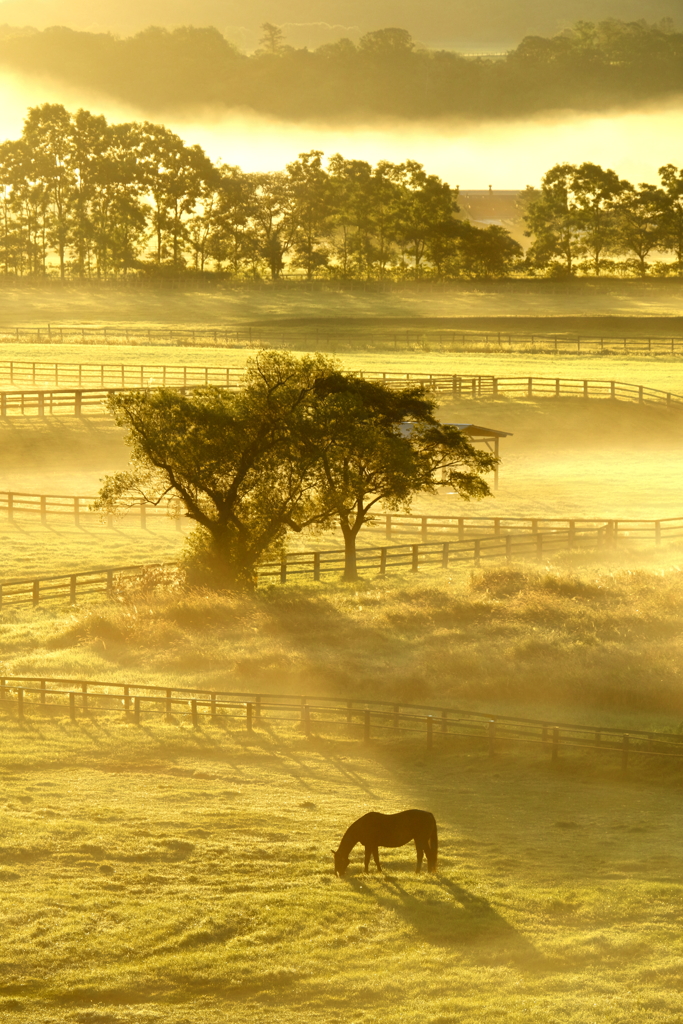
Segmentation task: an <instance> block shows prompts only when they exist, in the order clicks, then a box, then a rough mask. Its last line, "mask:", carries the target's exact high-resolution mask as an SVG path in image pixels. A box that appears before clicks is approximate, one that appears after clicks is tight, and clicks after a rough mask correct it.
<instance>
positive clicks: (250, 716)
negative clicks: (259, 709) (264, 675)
mask: <svg viewBox="0 0 683 1024" xmlns="http://www.w3.org/2000/svg"><path fill="white" fill-rule="evenodd" d="M253 731H254V708H253V706H252V703H251V701H250V700H248V701H247V732H253Z"/></svg>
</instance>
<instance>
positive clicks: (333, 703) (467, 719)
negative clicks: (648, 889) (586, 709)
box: [0, 676, 683, 770]
mask: <svg viewBox="0 0 683 1024" xmlns="http://www.w3.org/2000/svg"><path fill="white" fill-rule="evenodd" d="M0 706H1V707H2V709H3V710H4V711H5V712H6V713H8V714H10V715H12V716H14V718H15V719H16V720H17V721H18V722H19V723H24V722H25V721H26V720H27V719H30V718H31V717H32V716H40V715H49V716H67V715H68V716H69V718H70V719H71V721H72V722H78V721H79V720H83V719H87V718H90V717H91V716H97V715H102V714H114V715H116V716H118V717H119V718H121V717H123V718H124V720H127V721H130V722H132V723H134V724H135V725H140V724H141V723H142V722H143V720H146V721H149V720H150V718H151V716H158V717H163V718H164V719H165V720H166V721H167V722H177V721H178V720H182V719H183V718H190V719H191V722H192V725H193V727H194V728H197V729H198V728H201V727H202V725H206V724H209V723H213V724H222V725H226V726H229V727H232V728H237V729H240V728H243V729H245V730H246V732H248V733H253V732H254V730H255V729H258V728H263V729H265V730H268V731H269V732H271V733H272V732H273V731H277V729H278V727H279V728H280V730H282V729H283V727H284V729H288V728H289V729H291V728H292V726H294V727H295V728H297V729H298V730H299V731H300V732H303V733H304V734H305V735H306V736H307V737H312V736H314V735H320V734H327V735H330V734H332V735H339V734H341V735H344V736H350V737H351V738H354V739H359V740H361V739H362V741H363V742H365V743H369V742H371V741H372V740H378V739H387V738H388V739H392V738H397V737H399V736H401V735H408V736H411V737H412V738H415V737H417V736H421V737H423V738H424V741H425V743H426V746H427V748H428V749H431V748H432V747H433V746H434V745H435V744H436V743H437V742H440V743H444V742H448V741H449V740H451V741H456V742H457V743H460V744H462V743H464V744H466V745H467V747H468V748H474V749H480V750H482V751H483V752H485V753H488V755H489V756H491V757H493V756H495V755H496V754H499V753H501V752H502V751H503V750H505V749H506V748H508V747H510V746H512V745H513V744H514V745H516V744H524V745H530V746H532V747H536V748H537V749H541V750H544V751H546V752H547V753H549V755H550V758H551V760H552V761H553V762H556V761H558V760H559V756H560V752H561V751H571V750H579V751H584V752H586V751H589V750H591V751H593V752H595V753H596V754H608V755H612V756H615V755H616V756H617V757H618V758H619V760H620V763H621V768H622V769H623V770H625V769H626V768H627V767H628V764H629V760H630V759H631V758H632V757H634V756H636V755H638V756H644V757H647V758H662V757H667V758H674V759H676V761H677V762H680V761H683V735H679V734H675V733H660V732H645V731H643V730H638V729H631V730H629V731H628V732H624V730H623V729H617V728H614V727H609V726H603V725H576V724H573V723H567V722H561V721H552V720H546V721H541V720H539V719H532V718H521V717H515V716H512V715H498V714H495V713H494V714H490V713H487V712H479V711H471V710H466V709H463V708H453V707H444V706H442V705H440V706H432V705H424V704H406V703H395V702H390V701H376V700H365V699H363V700H340V699H339V698H337V697H317V696H309V695H303V696H298V695H297V696H294V695H291V694H272V693H253V692H247V691H238V692H235V691H218V690H207V689H198V688H190V687H182V686H173V687H165V686H154V685H148V684H139V683H105V682H99V681H94V680H81V679H55V678H51V677H48V676H43V677H41V676H5V677H0Z"/></svg>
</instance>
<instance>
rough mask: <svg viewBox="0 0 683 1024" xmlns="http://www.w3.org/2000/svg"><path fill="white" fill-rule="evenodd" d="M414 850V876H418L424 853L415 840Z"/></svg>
mask: <svg viewBox="0 0 683 1024" xmlns="http://www.w3.org/2000/svg"><path fill="white" fill-rule="evenodd" d="M415 849H416V850H417V867H416V868H415V874H416V875H419V874H420V869H421V867H422V858H423V857H424V852H425V851H424V847H423V846H422V844H421V843H418V841H417V839H416V840H415Z"/></svg>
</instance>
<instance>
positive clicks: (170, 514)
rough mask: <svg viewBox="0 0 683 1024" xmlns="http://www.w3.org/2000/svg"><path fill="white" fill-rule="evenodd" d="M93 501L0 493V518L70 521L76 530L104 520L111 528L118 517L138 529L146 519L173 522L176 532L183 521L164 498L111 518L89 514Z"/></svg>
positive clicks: (174, 505) (175, 502)
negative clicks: (131, 518)
mask: <svg viewBox="0 0 683 1024" xmlns="http://www.w3.org/2000/svg"><path fill="white" fill-rule="evenodd" d="M95 501H97V498H96V497H95V496H91V497H83V496H76V495H72V494H25V493H23V492H20V491H0V516H2V517H6V519H7V522H9V523H13V522H14V521H15V520H17V519H22V518H24V517H26V516H28V517H29V518H31V517H40V521H41V523H42V524H43V525H45V524H46V523H47V521H48V518H49V519H54V518H56V519H58V520H60V521H62V522H63V521H64V519H70V520H72V521H73V523H74V524H75V525H76V526H80V525H82V524H83V523H84V522H93V521H102V520H104V522H106V524H107V526H109V527H113V526H114V522H115V520H117V519H118V518H120V517H123V516H134V517H135V518H136V519H137V520H138V522H139V524H140V527H141V528H142V529H145V527H146V526H147V520H148V519H149V518H153V519H173V520H174V521H175V525H176V529H177V530H180V529H181V528H182V521H183V517H182V515H181V506H180V502H179V500H178V499H177V498H164V499H163V500H162V501H160V502H159V503H158V504H155V503H153V502H146V501H144V500H141V501H139V502H138V503H137V504H135V505H131V506H129V507H127V508H122V509H120V510H118V511H117V512H116V513H115V514H114V513H102V512H98V511H93V509H92V506H93V504H94V502H95Z"/></svg>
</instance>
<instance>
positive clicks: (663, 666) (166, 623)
mask: <svg viewBox="0 0 683 1024" xmlns="http://www.w3.org/2000/svg"><path fill="white" fill-rule="evenodd" d="M680 555H681V550H680V548H678V549H676V550H675V551H673V552H672V551H664V552H663V553H662V555H661V560H660V561H659V562H656V563H653V562H652V556H651V554H649V553H648V555H647V556H646V557H644V558H642V559H641V560H640V564H639V559H638V557H637V556H634V555H632V554H626V555H625V556H623V557H620V556H619V555H618V554H617V555H616V556H615V555H613V554H609V553H608V554H606V555H605V554H603V555H599V554H598V553H595V554H594V555H591V553H588V554H580V555H578V554H570V555H566V556H565V557H564V559H562V558H558V560H557V562H556V564H555V566H554V567H553V566H542V567H535V566H529V565H528V564H527V565H526V566H525V565H521V564H520V565H516V566H512V567H509V568H508V567H505V566H498V567H491V568H490V569H487V570H480V571H475V572H474V573H472V571H471V570H469V569H468V568H460V569H459V570H457V571H453V572H447V573H443V572H442V571H440V570H435V571H434V572H432V573H421V574H419V576H417V577H414V576H413V577H411V576H410V575H409V574H405V575H403V576H401V575H399V574H396V575H392V576H387V577H386V578H384V579H382V578H381V577H373V578H369V579H366V580H364V581H362V582H360V583H358V584H353V585H348V584H343V583H340V582H339V581H335V580H329V581H328V582H326V583H324V584H314V583H309V584H302V585H300V586H295V585H291V586H289V585H288V586H287V587H280V586H273V587H270V588H263V589H261V590H259V591H258V592H257V594H256V595H255V596H253V597H234V596H223V597H217V596H216V595H206V594H203V593H201V592H197V593H193V592H190V593H189V594H186V595H184V594H183V593H182V592H170V593H167V594H164V593H158V594H155V593H150V592H148V591H139V592H131V591H127V592H125V593H122V594H120V595H118V596H117V599H116V600H114V601H107V600H106V599H104V598H102V599H100V600H99V601H93V602H91V603H85V604H81V605H79V606H78V607H77V608H76V609H71V608H69V607H68V606H65V605H62V606H59V605H57V604H48V605H40V606H39V607H38V608H37V609H35V610H34V609H32V608H30V607H29V608H22V607H17V608H12V607H7V608H6V609H5V610H4V611H3V613H2V620H1V621H0V645H1V649H2V652H3V653H2V662H1V663H0V668H1V670H2V672H3V673H5V674H6V675H29V676H41V675H48V676H54V677H61V678H86V679H102V680H104V681H107V680H111V681H113V682H119V683H126V682H129V683H130V682H149V683H154V684H156V685H162V686H167V685H170V684H171V683H174V684H175V685H181V686H183V685H193V686H200V687H204V688H213V689H217V690H243V689H256V690H260V691H261V692H278V691H282V690H284V691H286V692H289V693H301V692H307V693H311V694H315V693H325V694H328V695H330V696H340V697H345V696H348V697H352V698H354V699H362V697H363V695H371V696H372V697H373V698H378V699H387V700H395V699H400V700H403V701H408V702H411V701H412V702H414V701H426V700H429V701H431V702H432V703H435V702H437V703H438V702H444V701H445V702H448V703H450V704H451V705H452V706H456V707H457V706H462V704H463V702H466V703H467V706H468V707H470V708H473V709H477V708H480V709H482V710H484V711H486V712H490V711H494V710H495V711H497V713H506V710H507V711H510V713H512V714H520V715H523V716H525V717H532V718H538V717H544V716H547V715H551V717H552V715H557V710H555V711H553V710H552V709H553V708H555V709H557V708H558V707H562V708H563V709H564V710H563V715H564V716H565V718H566V716H567V715H571V716H573V717H574V718H576V717H577V716H581V717H582V720H585V718H586V716H588V718H587V720H588V722H589V723H593V722H594V721H595V719H596V715H599V716H600V719H601V721H602V722H603V724H607V725H609V724H615V725H616V726H618V727H619V728H641V729H647V730H657V729H663V728H665V729H669V730H673V731H674V732H675V731H678V730H679V729H680V728H681V727H682V726H683V695H682V694H681V688H680V687H681V601H682V599H683V573H682V572H681V569H680V568H678V567H676V566H675V564H674V565H673V566H672V562H674V563H675V562H676V561H678V563H679V564H680ZM540 705H545V710H544V711H543V713H541V712H540V711H539V707H540ZM511 709H512V710H511ZM530 709H531V710H530ZM637 723H640V724H637ZM643 723H646V724H643Z"/></svg>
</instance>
